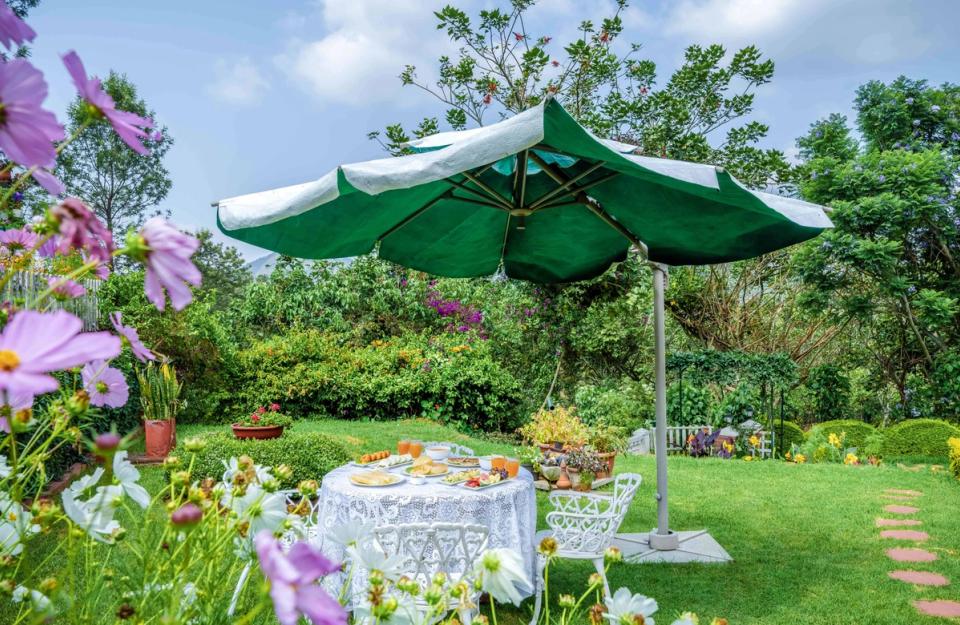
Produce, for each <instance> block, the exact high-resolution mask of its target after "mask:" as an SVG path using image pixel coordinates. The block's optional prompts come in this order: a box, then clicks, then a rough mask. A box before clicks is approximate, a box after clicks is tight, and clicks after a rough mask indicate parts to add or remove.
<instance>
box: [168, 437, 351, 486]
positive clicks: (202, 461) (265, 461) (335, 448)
mask: <svg viewBox="0 0 960 625" xmlns="http://www.w3.org/2000/svg"><path fill="white" fill-rule="evenodd" d="M199 438H201V439H203V440H204V441H205V442H206V443H207V445H206V447H205V448H204V449H203V450H202V451H200V452H199V453H197V454H196V458H195V459H194V460H193V472H192V475H191V478H192V479H194V480H202V479H204V478H207V477H212V478H215V479H217V480H219V479H220V478H221V477H222V476H223V472H224V470H225V468H226V467H225V466H224V461H227V460H229V459H230V458H231V457H234V456H236V457H239V456H242V455H247V456H250V457H251V458H253V460H254V462H256V463H257V464H261V465H264V466H270V467H276V466H278V465H280V464H286V465H287V466H289V467H290V468H291V469H293V474H292V475H291V476H290V478H289V479H288V480H286V481H282V482H281V486H282V487H283V488H293V487H295V486H296V485H297V484H298V483H299V482H300V481H301V480H318V481H319V480H320V478H322V477H323V476H324V475H326V474H327V473H329V472H330V471H331V470H333V469H335V468H337V467H338V466H340V465H342V464H344V463H345V462H347V461H348V460H350V452H349V451H348V449H347V447H346V446H345V445H344V444H343V443H342V442H340V441H339V440H337V439H335V438H333V437H331V436H328V435H326V434H321V433H320V432H285V433H284V434H283V436H281V437H280V438H271V439H268V440H254V439H245V440H239V439H237V438H236V437H234V436H233V434H232V433H230V432H227V431H224V432H208V433H205V434H201V435H200V436H199ZM183 445H184V441H183V440H182V439H181V440H180V441H179V442H178V445H177V448H176V449H175V450H174V451H173V454H172V455H174V456H177V457H178V458H180V459H181V462H182V464H181V466H180V467H178V468H179V469H184V468H186V466H185V465H187V464H188V462H189V459H190V456H191V454H190V452H188V451H187V450H186V449H184V447H183Z"/></svg>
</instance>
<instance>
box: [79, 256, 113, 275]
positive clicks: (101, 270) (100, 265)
mask: <svg viewBox="0 0 960 625" xmlns="http://www.w3.org/2000/svg"><path fill="white" fill-rule="evenodd" d="M80 256H81V258H83V264H84V265H86V264H87V263H89V262H90V261H93V260H96V259H94V258H91V256H90V255H89V254H87V253H86V252H80ZM93 275H94V276H96V278H97V280H106V279H107V278H109V277H110V266H109V265H108V264H106V263H105V262H103V261H97V266H96V267H94V269H93Z"/></svg>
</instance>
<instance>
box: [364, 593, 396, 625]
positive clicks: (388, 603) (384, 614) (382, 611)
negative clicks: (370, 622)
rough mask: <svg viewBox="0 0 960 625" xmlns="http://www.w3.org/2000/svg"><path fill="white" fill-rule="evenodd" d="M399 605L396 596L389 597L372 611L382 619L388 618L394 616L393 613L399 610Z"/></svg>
mask: <svg viewBox="0 0 960 625" xmlns="http://www.w3.org/2000/svg"><path fill="white" fill-rule="evenodd" d="M399 605H400V604H399V602H398V601H397V598H396V597H387V598H386V599H384V600H383V601H381V602H380V603H379V604H378V605H375V606H373V607H372V609H371V610H370V613H371V614H373V615H374V616H375V617H377V618H378V619H380V620H387V619H389V618H390V617H391V616H393V613H394V612H396V611H397V607H398V606H399Z"/></svg>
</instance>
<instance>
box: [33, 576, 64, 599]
mask: <svg viewBox="0 0 960 625" xmlns="http://www.w3.org/2000/svg"><path fill="white" fill-rule="evenodd" d="M57 586H59V584H58V583H57V578H55V577H48V578H46V579H45V580H43V581H42V582H40V584H39V585H38V586H37V590H39V591H40V592H42V593H43V594H45V595H49V594H50V593H52V592H53V591H54V590H56V589H57Z"/></svg>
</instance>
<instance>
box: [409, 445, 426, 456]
mask: <svg viewBox="0 0 960 625" xmlns="http://www.w3.org/2000/svg"><path fill="white" fill-rule="evenodd" d="M409 453H410V455H411V456H413V457H414V458H419V457H420V454H421V453H423V443H422V442H420V441H410V450H409Z"/></svg>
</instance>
